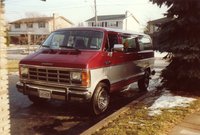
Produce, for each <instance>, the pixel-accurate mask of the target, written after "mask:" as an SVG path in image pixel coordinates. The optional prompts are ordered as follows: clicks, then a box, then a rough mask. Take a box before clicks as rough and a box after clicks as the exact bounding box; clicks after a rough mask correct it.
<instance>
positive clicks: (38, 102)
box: [28, 95, 47, 104]
mask: <svg viewBox="0 0 200 135" xmlns="http://www.w3.org/2000/svg"><path fill="white" fill-rule="evenodd" d="M28 98H29V100H30V101H32V102H33V103H34V104H41V103H44V102H45V101H47V99H43V98H39V97H37V96H32V95H28Z"/></svg>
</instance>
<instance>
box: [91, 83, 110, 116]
mask: <svg viewBox="0 0 200 135" xmlns="http://www.w3.org/2000/svg"><path fill="white" fill-rule="evenodd" d="M109 102H110V96H109V93H108V86H107V85H106V84H105V83H99V84H98V85H97V87H96V89H95V92H94V95H93V97H92V101H91V104H92V105H91V107H92V112H93V114H94V115H99V114H101V113H103V112H105V111H106V110H107V108H108V105H109Z"/></svg>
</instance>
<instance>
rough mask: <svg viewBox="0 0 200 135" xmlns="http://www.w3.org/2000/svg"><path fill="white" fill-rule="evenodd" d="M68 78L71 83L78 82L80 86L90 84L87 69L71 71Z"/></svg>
mask: <svg viewBox="0 0 200 135" xmlns="http://www.w3.org/2000/svg"><path fill="white" fill-rule="evenodd" d="M70 78H71V82H72V84H79V85H81V86H86V87H87V86H89V85H90V72H89V71H81V72H71V73H70Z"/></svg>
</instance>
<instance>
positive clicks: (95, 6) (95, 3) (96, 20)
mask: <svg viewBox="0 0 200 135" xmlns="http://www.w3.org/2000/svg"><path fill="white" fill-rule="evenodd" d="M94 8H95V26H97V22H98V19H97V2H96V0H94Z"/></svg>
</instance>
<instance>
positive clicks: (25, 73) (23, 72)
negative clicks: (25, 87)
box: [20, 67, 28, 78]
mask: <svg viewBox="0 0 200 135" xmlns="http://www.w3.org/2000/svg"><path fill="white" fill-rule="evenodd" d="M20 74H21V77H22V78H28V67H20Z"/></svg>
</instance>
